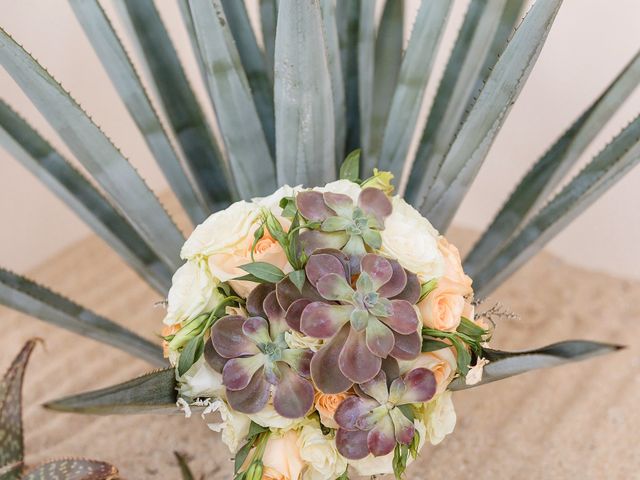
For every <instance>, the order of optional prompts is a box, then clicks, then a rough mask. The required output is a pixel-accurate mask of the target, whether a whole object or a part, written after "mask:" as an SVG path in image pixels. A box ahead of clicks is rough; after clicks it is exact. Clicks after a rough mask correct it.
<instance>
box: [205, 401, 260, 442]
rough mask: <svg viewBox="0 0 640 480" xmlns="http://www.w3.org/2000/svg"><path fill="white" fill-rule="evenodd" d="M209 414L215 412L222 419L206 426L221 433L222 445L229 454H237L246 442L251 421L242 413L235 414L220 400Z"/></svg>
mask: <svg viewBox="0 0 640 480" xmlns="http://www.w3.org/2000/svg"><path fill="white" fill-rule="evenodd" d="M213 405H215V408H214V409H212V411H211V413H212V412H214V411H217V412H218V413H220V416H221V418H222V422H221V423H209V424H207V426H208V427H209V428H210V429H211V430H213V431H214V432H222V436H221V439H222V443H224V444H225V445H226V446H227V447H228V448H229V451H230V452H231V453H237V452H238V450H240V447H242V445H243V444H244V443H245V442H246V440H247V435H249V429H250V427H251V420H250V419H249V418H248V417H247V416H246V415H244V414H242V413H237V412H236V411H234V410H232V409H231V408H229V407H228V406H227V404H226V403H225V402H223V401H221V400H218V401H216V402H215V403H214V404H213Z"/></svg>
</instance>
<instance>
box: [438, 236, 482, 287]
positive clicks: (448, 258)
mask: <svg viewBox="0 0 640 480" xmlns="http://www.w3.org/2000/svg"><path fill="white" fill-rule="evenodd" d="M438 249H439V250H440V253H441V254H442V257H443V258H444V274H443V275H442V276H443V277H444V278H447V279H448V280H450V281H451V282H453V283H457V284H458V285H459V286H460V289H461V290H462V294H463V295H469V294H471V293H473V289H472V288H471V283H472V280H471V278H470V277H469V276H468V275H467V274H465V273H464V270H463V269H462V260H461V259H460V252H459V251H458V249H457V247H456V246H455V245H453V244H451V243H449V241H448V240H447V239H446V238H444V237H442V236H441V237H440V238H438Z"/></svg>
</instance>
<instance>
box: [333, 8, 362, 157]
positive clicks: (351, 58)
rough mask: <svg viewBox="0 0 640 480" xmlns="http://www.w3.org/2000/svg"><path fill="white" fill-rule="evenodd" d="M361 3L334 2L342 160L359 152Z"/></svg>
mask: <svg viewBox="0 0 640 480" xmlns="http://www.w3.org/2000/svg"><path fill="white" fill-rule="evenodd" d="M360 2H361V0H340V1H339V2H336V27H337V30H338V43H339V45H340V64H341V65H342V77H343V80H344V96H345V107H346V114H347V131H346V146H345V151H344V152H343V154H342V156H343V157H344V155H345V154H346V153H348V152H352V151H353V150H355V149H357V148H360V147H361V144H360V108H359V101H358V35H359V30H360V26H359V25H360Z"/></svg>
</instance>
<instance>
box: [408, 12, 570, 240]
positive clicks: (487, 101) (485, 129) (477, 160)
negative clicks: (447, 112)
mask: <svg viewBox="0 0 640 480" xmlns="http://www.w3.org/2000/svg"><path fill="white" fill-rule="evenodd" d="M561 4H562V0H538V1H536V2H535V3H534V4H533V6H532V7H531V10H529V13H528V14H527V16H526V17H525V19H524V20H523V21H522V24H521V25H520V26H519V28H518V30H516V33H515V34H514V35H513V38H512V39H511V41H510V42H509V44H508V45H507V48H506V49H505V51H504V52H503V54H502V55H501V56H500V58H499V59H498V62H497V63H496V64H495V67H494V68H493V70H492V71H491V74H490V75H489V78H488V79H487V83H486V85H485V86H484V88H483V89H482V91H481V92H480V95H479V97H478V100H477V101H476V102H475V104H474V105H473V108H472V109H471V111H470V112H469V115H468V116H467V118H466V121H465V123H464V125H462V127H461V128H460V131H459V132H458V133H457V134H456V137H455V140H454V141H453V144H452V145H451V147H450V148H449V150H448V153H447V154H446V156H445V158H444V160H443V162H442V168H441V169H440V172H439V173H438V176H437V177H436V179H435V181H434V183H433V186H432V187H431V189H430V190H429V193H428V196H427V198H426V199H425V200H424V202H422V205H421V207H420V211H421V212H422V213H423V214H424V215H425V216H426V217H427V218H429V220H430V221H431V223H432V224H433V225H434V227H436V228H437V229H438V230H440V231H444V230H446V228H447V227H448V225H449V223H450V221H451V219H452V217H453V215H454V213H455V212H456V210H457V209H458V207H459V205H460V203H461V202H462V199H463V197H464V195H465V194H466V193H467V191H468V189H469V187H470V185H471V183H472V182H473V180H474V179H475V177H476V175H477V173H478V171H479V169H480V167H481V166H482V163H483V161H484V159H485V157H486V155H487V152H488V151H489V148H490V147H491V145H492V143H493V141H494V140H495V137H496V135H497V133H498V131H499V130H500V128H501V127H502V125H503V123H504V121H505V119H506V117H507V115H508V113H509V110H510V107H511V105H513V103H514V102H515V100H516V98H517V96H518V94H519V93H520V91H521V90H522V87H523V86H524V84H525V83H526V80H527V78H528V76H529V73H530V72H531V69H532V68H533V65H534V63H535V61H536V59H537V58H538V55H539V53H540V50H542V46H543V45H544V41H545V39H546V38H547V35H548V33H549V30H550V29H551V25H552V23H553V20H554V18H555V16H556V13H557V12H558V9H559V8H560V5H561Z"/></svg>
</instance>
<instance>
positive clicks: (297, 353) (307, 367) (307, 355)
mask: <svg viewBox="0 0 640 480" xmlns="http://www.w3.org/2000/svg"><path fill="white" fill-rule="evenodd" d="M312 358H313V352H312V351H311V350H304V349H302V348H290V349H287V350H285V351H284V352H282V361H283V362H285V363H286V364H287V365H289V366H290V367H291V368H293V369H294V370H295V371H296V372H298V373H299V374H300V375H302V376H303V377H309V376H310V375H311V359H312Z"/></svg>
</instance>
